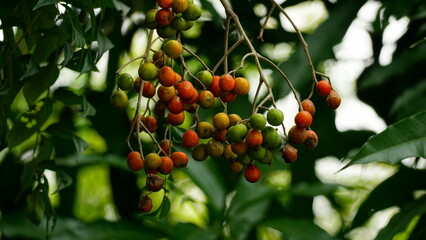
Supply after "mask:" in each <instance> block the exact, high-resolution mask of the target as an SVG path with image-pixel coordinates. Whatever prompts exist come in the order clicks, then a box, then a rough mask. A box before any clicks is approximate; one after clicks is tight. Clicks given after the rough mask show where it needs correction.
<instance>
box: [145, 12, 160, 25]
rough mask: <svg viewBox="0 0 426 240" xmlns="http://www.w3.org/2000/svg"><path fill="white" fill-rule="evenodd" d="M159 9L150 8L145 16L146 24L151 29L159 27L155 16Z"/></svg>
mask: <svg viewBox="0 0 426 240" xmlns="http://www.w3.org/2000/svg"><path fill="white" fill-rule="evenodd" d="M157 11H158V10H157V9H152V10H149V11H148V12H147V13H146V16H145V26H146V27H147V28H149V29H156V28H157V27H158V25H157V21H156V20H155V16H156V15H157Z"/></svg>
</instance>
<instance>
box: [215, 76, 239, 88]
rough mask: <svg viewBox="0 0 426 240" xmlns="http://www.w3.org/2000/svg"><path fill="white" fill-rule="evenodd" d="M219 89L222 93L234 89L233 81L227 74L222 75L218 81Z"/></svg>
mask: <svg viewBox="0 0 426 240" xmlns="http://www.w3.org/2000/svg"><path fill="white" fill-rule="evenodd" d="M219 86H220V89H221V90H222V91H224V92H230V91H232V90H233V89H234V86H235V79H234V78H233V77H232V76H231V75H229V74H223V75H222V76H221V77H220V79H219Z"/></svg>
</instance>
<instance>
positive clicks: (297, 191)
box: [290, 182, 338, 197]
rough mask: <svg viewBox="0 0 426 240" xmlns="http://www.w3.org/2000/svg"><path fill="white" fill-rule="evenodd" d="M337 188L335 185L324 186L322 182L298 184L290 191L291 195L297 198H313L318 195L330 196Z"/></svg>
mask: <svg viewBox="0 0 426 240" xmlns="http://www.w3.org/2000/svg"><path fill="white" fill-rule="evenodd" d="M337 186H338V185H337V184H326V183H322V182H316V183H306V182H300V183H297V184H296V185H294V186H293V187H292V188H291V189H290V191H291V193H292V194H294V195H298V196H307V197H315V196H318V195H330V194H332V193H333V192H334V191H335V190H336V189H337Z"/></svg>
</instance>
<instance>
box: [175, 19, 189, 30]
mask: <svg viewBox="0 0 426 240" xmlns="http://www.w3.org/2000/svg"><path fill="white" fill-rule="evenodd" d="M172 26H173V27H174V28H176V30H179V31H184V30H185V29H186V27H187V26H188V21H187V20H186V19H185V18H184V17H182V16H175V17H174V18H173V21H172Z"/></svg>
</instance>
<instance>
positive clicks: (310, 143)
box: [303, 130, 318, 150]
mask: <svg viewBox="0 0 426 240" xmlns="http://www.w3.org/2000/svg"><path fill="white" fill-rule="evenodd" d="M303 145H304V146H305V148H307V149H309V150H312V149H314V148H316V147H317V145H318V136H317V134H316V133H315V132H314V131H313V130H308V131H306V140H305V142H304V143H303Z"/></svg>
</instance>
